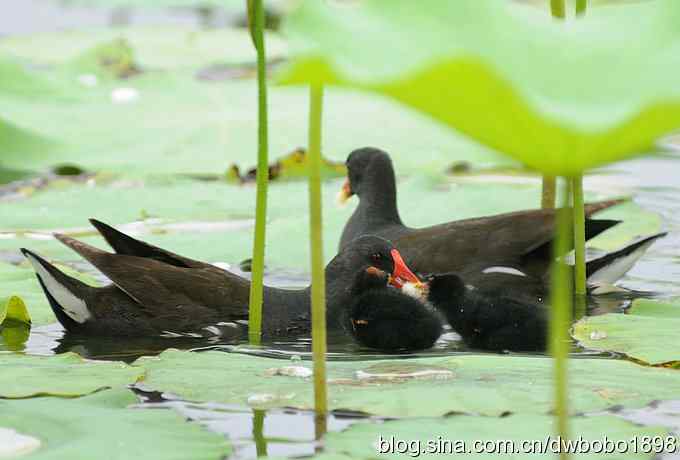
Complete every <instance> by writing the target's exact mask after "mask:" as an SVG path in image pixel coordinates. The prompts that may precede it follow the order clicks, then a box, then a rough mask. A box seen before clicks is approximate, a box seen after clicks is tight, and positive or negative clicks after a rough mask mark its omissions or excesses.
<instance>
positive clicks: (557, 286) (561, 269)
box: [550, 191, 572, 458]
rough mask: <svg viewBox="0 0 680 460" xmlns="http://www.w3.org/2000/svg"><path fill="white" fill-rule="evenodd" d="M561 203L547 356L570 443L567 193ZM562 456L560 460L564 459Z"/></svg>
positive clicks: (563, 433)
mask: <svg viewBox="0 0 680 460" xmlns="http://www.w3.org/2000/svg"><path fill="white" fill-rule="evenodd" d="M561 195H562V201H564V203H562V204H561V205H560V209H559V211H557V216H556V218H557V227H556V229H557V232H556V236H555V245H554V248H553V250H554V254H553V264H552V268H551V274H552V277H551V282H552V283H551V300H552V309H551V312H552V317H551V319H550V353H551V354H552V356H553V358H554V366H555V367H554V373H555V386H554V390H555V414H556V416H557V434H558V435H559V436H560V437H561V439H563V440H565V441H566V440H567V439H569V422H568V417H569V409H568V397H567V360H568V358H569V347H570V344H571V342H570V340H569V334H568V331H569V327H570V325H571V311H572V310H571V309H572V306H571V298H572V295H571V277H570V276H569V275H570V270H569V267H568V266H567V265H566V264H565V263H564V262H563V261H562V256H564V254H566V253H567V252H568V251H569V246H570V242H571V232H572V228H571V220H572V219H571V215H570V214H571V212H570V211H571V209H570V208H569V207H568V206H567V205H566V201H567V197H568V196H569V193H568V191H565V193H562V194H561ZM567 457H568V455H567V454H566V453H565V452H561V453H560V458H567Z"/></svg>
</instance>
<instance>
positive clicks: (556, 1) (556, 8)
mask: <svg viewBox="0 0 680 460" xmlns="http://www.w3.org/2000/svg"><path fill="white" fill-rule="evenodd" d="M550 12H551V13H552V15H553V17H554V18H560V19H564V18H565V17H566V16H567V10H566V8H565V6H564V0H550Z"/></svg>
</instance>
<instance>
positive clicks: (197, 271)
mask: <svg viewBox="0 0 680 460" xmlns="http://www.w3.org/2000/svg"><path fill="white" fill-rule="evenodd" d="M92 223H93V224H94V225H95V227H96V228H97V229H98V230H99V231H100V232H101V233H102V235H103V236H104V238H105V239H106V240H107V241H108V242H109V243H111V246H112V247H113V248H114V249H115V250H116V251H117V252H116V253H109V252H106V251H102V250H100V249H98V248H95V247H93V246H90V245H88V244H85V243H83V242H81V241H78V240H75V239H73V238H70V237H68V236H65V235H55V237H56V238H57V239H59V241H61V242H62V243H64V244H65V245H66V246H68V247H69V248H71V249H73V250H74V251H76V252H77V253H78V254H80V255H81V256H82V257H83V258H85V259H86V260H87V261H88V262H90V263H91V264H92V265H94V266H95V267H96V268H97V269H98V270H99V271H101V272H102V273H103V274H104V275H106V276H107V277H108V278H109V279H110V280H111V281H112V284H110V285H108V286H105V287H92V286H89V285H86V284H85V283H82V282H81V281H79V280H77V279H75V278H72V277H70V276H68V275H66V274H64V273H63V272H61V271H60V270H59V269H57V268H56V267H55V266H54V265H52V264H50V263H49V262H47V261H46V260H45V259H43V258H41V257H40V256H38V255H37V254H35V253H33V252H31V251H29V250H27V249H22V252H23V253H24V255H25V256H26V257H27V258H28V260H29V261H30V262H31V264H32V265H33V268H34V269H35V271H36V274H37V277H38V280H39V282H40V284H41V286H42V288H43V291H44V292H45V295H46V296H47V298H48V300H49V303H50V305H51V307H52V310H53V311H54V313H55V315H56V317H57V319H58V320H59V322H60V323H61V324H62V325H63V326H64V327H65V328H66V329H67V330H68V331H70V332H73V333H81V334H89V335H99V336H151V335H159V334H174V333H179V334H184V333H191V334H194V335H195V334H197V333H198V334H201V333H203V332H206V331H208V332H209V333H210V334H211V335H214V332H212V331H213V330H214V325H219V324H220V323H225V322H227V323H228V322H233V321H238V320H245V319H247V318H248V300H249V289H250V283H249V281H248V280H246V279H244V278H241V277H239V276H237V275H235V274H233V273H230V272H228V271H225V270H222V269H221V268H218V267H215V266H213V265H210V264H207V263H204V262H199V261H195V260H192V259H189V258H186V257H182V256H179V255H177V254H173V253H171V252H169V251H166V250H164V249H161V248H157V247H155V246H152V245H150V244H147V243H144V242H142V241H138V240H136V239H134V238H132V237H130V236H128V235H125V234H123V233H121V232H118V231H116V230H115V229H113V228H111V227H109V226H108V225H106V224H103V223H102V222H98V221H92ZM368 267H376V268H377V269H379V270H382V271H384V272H386V273H390V275H391V276H390V282H391V283H392V284H393V285H394V286H397V287H401V286H402V285H403V284H404V283H405V282H413V283H418V282H419V281H418V278H417V277H416V276H415V275H414V274H413V273H412V272H411V271H410V270H409V268H408V267H407V266H406V265H405V264H404V262H403V260H402V259H401V256H400V255H399V252H398V251H397V250H396V249H394V247H393V246H392V245H391V243H389V242H388V241H386V240H384V239H382V238H380V237H375V236H368V237H362V238H358V239H357V240H356V241H354V242H352V244H350V245H348V246H347V247H346V248H345V249H343V251H341V252H340V253H339V254H338V255H337V256H336V257H335V258H334V259H333V260H331V262H329V264H328V265H327V266H326V290H327V291H326V292H327V294H326V299H327V306H326V314H327V326H328V329H329V330H339V329H342V325H343V324H347V320H346V316H347V309H348V306H349V305H351V303H352V295H353V293H352V284H353V282H354V280H355V277H356V274H357V273H358V272H360V271H362V270H366V268H368ZM310 327H311V325H310V292H309V288H306V289H299V290H286V289H278V288H272V287H265V290H264V303H263V326H262V329H263V335H265V336H272V335H284V334H285V335H294V334H304V333H307V332H309V330H310Z"/></svg>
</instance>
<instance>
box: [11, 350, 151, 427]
mask: <svg viewBox="0 0 680 460" xmlns="http://www.w3.org/2000/svg"><path fill="white" fill-rule="evenodd" d="M0 366H1V367H2V369H3V372H2V373H0V397H2V398H30V397H32V396H45V395H48V396H61V397H74V396H81V395H86V394H89V393H94V392H96V391H99V390H101V389H104V388H116V387H122V386H123V385H127V384H131V383H135V382H136V381H137V380H139V379H141V378H142V377H143V375H144V371H143V369H139V368H134V367H130V366H128V365H127V364H123V363H119V362H107V361H85V360H83V359H82V358H81V357H80V356H78V355H76V354H74V353H64V354H62V355H57V356H50V357H43V356H25V355H21V354H14V353H1V354H0ZM3 422H4V419H3ZM0 423H2V422H0Z"/></svg>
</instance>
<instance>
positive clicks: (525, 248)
mask: <svg viewBox="0 0 680 460" xmlns="http://www.w3.org/2000/svg"><path fill="white" fill-rule="evenodd" d="M352 195H357V196H358V198H359V205H358V206H357V208H356V209H355V211H354V213H353V214H352V216H351V217H350V219H349V220H348V221H347V223H346V225H345V228H344V230H343V232H342V237H341V239H340V248H343V247H345V246H346V245H348V244H350V242H351V241H352V240H353V239H354V238H356V237H358V236H361V235H378V236H381V237H383V238H386V239H388V240H390V241H392V243H393V244H394V245H395V247H397V248H398V249H399V251H400V252H401V254H402V255H403V257H404V259H405V260H406V261H407V263H408V264H409V266H410V267H411V268H412V269H414V270H415V271H416V272H420V273H447V272H456V273H458V274H460V275H461V276H462V277H463V278H464V279H465V280H466V282H469V283H472V284H488V283H491V285H493V284H494V283H495V280H494V279H493V278H494V277H489V276H484V275H487V274H489V273H494V272H500V273H504V274H514V275H517V276H519V277H523V278H524V279H517V282H516V283H515V281H514V280H511V281H512V284H517V285H524V284H526V283H527V282H531V283H532V284H534V285H537V286H538V288H539V290H540V291H542V292H543V293H545V291H546V287H547V285H548V281H549V277H548V272H549V268H550V263H551V261H552V248H551V242H552V238H553V233H554V223H555V210H554V209H535V210H526V211H517V212H511V213H504V214H497V215H493V216H488V217H480V218H472V219H463V220H458V221H452V222H447V223H444V224H439V225H434V226H431V227H425V228H411V227H407V226H406V225H404V223H403V222H402V220H401V217H400V216H399V210H398V209H397V187H396V179H395V174H394V169H393V167H392V161H391V159H390V157H389V155H388V154H387V153H386V152H383V151H382V150H380V149H376V148H370V147H367V148H361V149H357V150H354V151H353V152H352V153H350V155H349V156H348V158H347V180H346V181H345V184H344V185H343V188H342V191H341V198H342V199H347V198H349V197H350V196H352ZM622 201H623V200H621V199H616V200H607V201H600V202H596V203H589V204H587V205H586V207H585V212H586V216H587V217H588V218H587V219H586V239H591V238H593V237H595V236H597V235H599V234H600V233H602V232H603V231H605V230H607V229H609V228H611V227H613V226H614V225H616V224H618V223H619V222H620V221H617V220H604V219H590V218H589V217H590V216H591V215H592V214H594V213H595V212H597V211H601V210H603V209H607V208H610V207H612V206H614V205H617V204H619V203H621V202H622ZM663 235H664V234H657V235H653V236H651V237H649V238H648V239H647V240H645V242H644V244H641V242H637V243H634V244H633V245H629V246H626V247H624V248H623V249H621V250H619V251H617V252H616V253H612V254H608V255H606V256H604V257H602V258H600V259H597V260H598V261H599V262H595V261H591V262H588V265H589V270H588V271H589V274H590V275H595V274H596V273H597V275H598V276H592V278H590V279H589V285H590V286H591V287H592V288H593V289H597V288H601V290H602V291H605V292H606V291H607V290H608V288H609V286H610V285H611V284H613V283H614V282H615V281H616V280H618V278H619V277H620V276H623V274H625V272H626V271H628V270H629V269H630V268H631V267H632V266H633V265H634V263H635V262H636V261H637V260H638V259H639V258H640V257H642V254H644V252H645V250H646V249H647V248H648V247H649V246H650V245H651V244H652V242H653V241H654V240H655V239H657V238H660V237H661V236H663ZM647 243H648V244H647ZM503 278H508V277H507V276H504V277H503Z"/></svg>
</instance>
